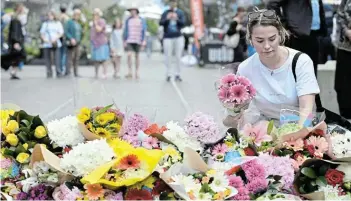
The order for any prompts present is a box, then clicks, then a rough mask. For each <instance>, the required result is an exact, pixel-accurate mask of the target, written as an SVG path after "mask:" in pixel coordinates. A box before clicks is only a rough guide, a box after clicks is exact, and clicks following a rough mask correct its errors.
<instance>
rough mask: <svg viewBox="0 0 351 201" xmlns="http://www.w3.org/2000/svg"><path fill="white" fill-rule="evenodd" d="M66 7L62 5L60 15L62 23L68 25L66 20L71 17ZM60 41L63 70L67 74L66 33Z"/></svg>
mask: <svg viewBox="0 0 351 201" xmlns="http://www.w3.org/2000/svg"><path fill="white" fill-rule="evenodd" d="M66 10H67V9H66V7H65V6H61V7H60V11H61V13H60V15H59V17H58V19H59V21H60V22H61V23H62V26H63V27H65V25H66V22H67V21H68V20H69V19H70V17H69V16H68V15H67V13H66ZM60 41H61V43H62V46H61V48H60V54H61V55H60V56H61V66H60V68H61V72H62V73H63V74H66V63H67V62H66V60H67V46H66V43H65V42H64V41H65V35H63V36H62V37H61V38H60Z"/></svg>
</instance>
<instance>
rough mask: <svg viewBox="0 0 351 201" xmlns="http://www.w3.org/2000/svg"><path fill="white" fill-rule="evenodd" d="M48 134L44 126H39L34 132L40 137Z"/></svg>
mask: <svg viewBox="0 0 351 201" xmlns="http://www.w3.org/2000/svg"><path fill="white" fill-rule="evenodd" d="M46 134H47V132H46V129H45V127H44V126H38V127H37V128H36V129H35V132H34V136H35V137H36V138H38V139H41V138H43V137H45V136H46Z"/></svg>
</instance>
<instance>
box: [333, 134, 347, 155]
mask: <svg viewBox="0 0 351 201" xmlns="http://www.w3.org/2000/svg"><path fill="white" fill-rule="evenodd" d="M331 141H332V147H333V154H334V155H335V157H337V158H344V157H350V156H351V133H346V134H338V133H336V132H334V133H332V135H331Z"/></svg>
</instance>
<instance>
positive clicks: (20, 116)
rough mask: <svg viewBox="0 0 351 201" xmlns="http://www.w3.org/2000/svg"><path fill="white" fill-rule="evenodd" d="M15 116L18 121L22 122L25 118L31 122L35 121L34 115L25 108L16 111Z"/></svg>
mask: <svg viewBox="0 0 351 201" xmlns="http://www.w3.org/2000/svg"><path fill="white" fill-rule="evenodd" d="M14 116H16V118H17V122H21V121H22V120H23V119H25V120H27V121H28V122H29V123H31V122H32V121H33V118H34V117H33V116H31V115H29V114H27V113H26V112H25V111H24V110H20V111H18V112H15V114H14Z"/></svg>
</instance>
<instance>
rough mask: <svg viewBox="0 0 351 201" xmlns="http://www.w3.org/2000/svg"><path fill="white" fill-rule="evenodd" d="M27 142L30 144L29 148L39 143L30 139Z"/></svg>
mask: <svg viewBox="0 0 351 201" xmlns="http://www.w3.org/2000/svg"><path fill="white" fill-rule="evenodd" d="M27 144H28V149H31V148H34V147H35V145H36V144H37V143H36V142H34V141H29V142H27Z"/></svg>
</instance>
